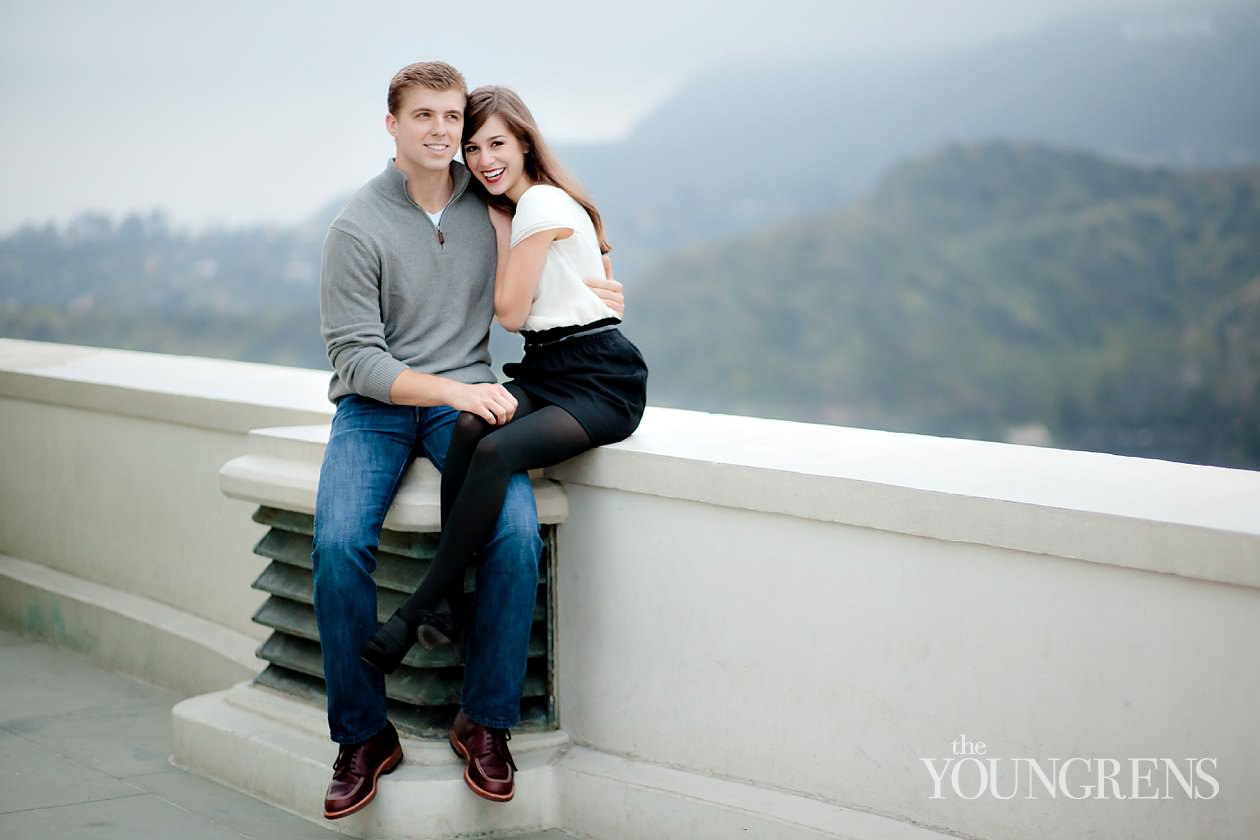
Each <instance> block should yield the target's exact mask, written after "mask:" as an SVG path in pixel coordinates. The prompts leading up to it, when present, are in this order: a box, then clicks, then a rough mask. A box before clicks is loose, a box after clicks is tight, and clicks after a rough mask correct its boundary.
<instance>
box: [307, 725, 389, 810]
mask: <svg viewBox="0 0 1260 840" xmlns="http://www.w3.org/2000/svg"><path fill="white" fill-rule="evenodd" d="M402 757H403V753H402V745H401V744H399V743H398V731H397V730H396V729H394V725H393V724H392V723H386V724H385V728H384V729H382V730H381V731H380V732H378V733H377V734H376V735H373V736H372V737H371V738H369V739H367V740H366V741H364V742H363V743H361V744H342V745H341V750H340V751H339V752H338V753H337V760H336V761H335V762H333V777H332V781H331V782H329V783H328V793H327V794H326V795H325V796H324V818H325V819H330V820H335V819H340V818H341V817H346V816H349V815H350V814H353V813H354V812H356V811H361V810H363V809H364V808H366V807H367V804H368V803H369V802H371V801H372V800H373V799H375V798H376V780H377V779H379V778H380V777H381V776H382V775H384V774H385V773H389V772H391V771H393V769H394V768H395V767H397V766H398V762H400V761H402Z"/></svg>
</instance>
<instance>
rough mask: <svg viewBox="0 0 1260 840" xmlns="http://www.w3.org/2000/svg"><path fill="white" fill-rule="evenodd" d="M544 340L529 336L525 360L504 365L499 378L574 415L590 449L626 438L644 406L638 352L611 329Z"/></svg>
mask: <svg viewBox="0 0 1260 840" xmlns="http://www.w3.org/2000/svg"><path fill="white" fill-rule="evenodd" d="M578 329H582V328H578ZM552 332H553V331H551V330H548V331H547V333H548V334H550V333H552ZM534 335H535V336H538V335H544V334H534ZM546 339H549V340H543V341H537V340H531V336H530V335H528V334H527V335H526V341H525V358H523V359H521V360H520V361H519V362H511V363H508V364H506V365H504V366H503V373H504V374H505V375H507V376H510V377H511V378H512V381H513V382H514V383H515V384H516V385H518V386H519V387H520V388H521V389H523V390H524V391H525V392H526V393H527V394H529V395H530V396H531V397H536V398H538V399H541V400H543V401H544V402H547V403H550V404H552V405H558V406H560V407H561V408H563V409H564V410H565V411H567V412H569V413H570V414H572V415H573V417H574V418H575V419H576V420H577V421H578V422H579V423H581V424H582V428H584V429H586V433H587V434H588V435H590V436H591V443H592V444H593V445H595V446H603V445H604V444H606V443H616V442H617V441H619V440H625V439H626V438H628V437H630V435H631V434H632V433H633V432H634V430H635V429H637V428H638V427H639V421H640V420H641V419H643V409H644V407H645V406H646V405H647V364H646V363H645V362H644V361H643V354H641V353H640V352H639V348H637V347H635V346H634V345H633V344H631V343H630V340H629V339H627V338H626V337H625V336H624V335H622V334H621V331H620V330H618V329H616V328H615V327H614V328H606V329H604V330H602V331H600V332H593V333H589V334H578V335H570V336H567V337H563V338H561V339H559V340H556V339H554V338H553V337H552V336H551V335H546Z"/></svg>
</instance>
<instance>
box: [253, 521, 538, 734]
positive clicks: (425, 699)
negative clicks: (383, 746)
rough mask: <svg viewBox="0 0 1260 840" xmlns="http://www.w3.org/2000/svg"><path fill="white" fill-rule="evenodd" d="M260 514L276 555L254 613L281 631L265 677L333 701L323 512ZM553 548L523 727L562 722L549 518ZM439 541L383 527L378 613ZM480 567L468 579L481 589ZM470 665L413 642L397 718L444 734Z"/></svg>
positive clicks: (395, 705)
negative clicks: (322, 642)
mask: <svg viewBox="0 0 1260 840" xmlns="http://www.w3.org/2000/svg"><path fill="white" fill-rule="evenodd" d="M254 521H255V522H258V523H260V524H262V525H266V526H267V527H268V528H269V529H270V530H268V531H267V533H266V535H265V536H264V537H263V538H262V539H261V540H259V541H258V545H256V546H255V547H254V553H255V554H259V555H261V556H263V557H266V558H268V559H269V560H271V563H270V564H269V565H268V566H267V568H266V569H264V570H263V573H262V574H261V575H259V576H258V579H257V580H256V581H254V584H253V585H254V588H255V589H259V590H261V591H263V592H266V593H267V594H268V596H269V597H268V598H267V600H266V601H265V602H264V603H263V605H262V606H261V607H259V608H258V611H257V612H256V613H254V621H256V622H257V623H259V624H261V625H263V626H265V627H269V628H271V630H272V634H271V637H270V638H268V639H267V641H266V642H264V643H263V644H262V645H261V646H260V647H259V648H258V656H259V657H260V658H261V659H264V660H266V661H267V663H268V665H267V667H266V669H265V670H264V671H263V672H262V673H261V674H259V676H258V678H257V679H256V680H255V682H257V683H259V684H261V685H265V686H267V687H268V688H272V689H276V690H278V691H282V692H285V693H286V694H292V695H296V696H298V697H302V698H304V699H306V700H309V701H311V702H316V703H318V704H319V705H320V706H322V705H323V703H324V667H323V659H322V656H321V653H320V648H319V631H318V629H317V628H316V626H315V607H314V597H313V591H312V580H311V535H312V533H313V532H314V524H315V523H314V517H312V516H310V515H309V514H304V513H294V512H292V511H286V510H280V509H278V508H273V507H266V506H264V507H260V508H258V510H257V511H255V513H254ZM542 536H543V545H544V549H543V557H542V567H541V569H540V570H539V587H538V601H537V603H536V604H535V606H534V626H533V630H532V633H531V635H530V642H529V665H528V669H527V671H526V675H525V689H524V692H523V697H522V699H521V718H522V719H521V725H520V726H519V727H518V728H519V729H522V730H540V729H554V728H555V726H556V720H555V701H554V697H555V691H554V678H553V675H554V668H553V665H552V663H553V661H554V660H553V655H552V651H553V649H554V645H553V643H552V627H553V622H552V617H551V615H552V611H551V609H550V605H551V557H552V552H553V549H554V545H555V528H554V526H550V525H547V526H543V529H542ZM436 547H437V534H435V533H403V532H399V531H383V532H382V533H381V544H380V548H379V549H378V550H377V555H376V557H377V568H376V573H375V575H373V577H375V579H376V585H377V619H378V620H380V621H384V620H385V619H386V618H388V617H389V616H390V615H391V614H393V612H394V610H395V609H396V608H397V607H398V605H399V603H401V602H402V600H403V599H404V598H405V597H406V596H407V593H409V592H411V591H412V590H413V589H415V587H416V586H417V585H418V584H419V582H420V579H421V578H422V577H423V576H424V572H425V569H426V568H427V566H428V563H429V561H430V560H431V559H432V557H433V552H434V550H435V549H436ZM475 581H476V575H475V574H474V573H473V572H472V571H470V572H469V573H468V575H467V576H466V577H465V579H464V589H465V591H472V589H473V587H474V585H475ZM462 679H463V668H462V667H461V666H460V664H459V663H458V661H457V657H456V653H455V651H454V650H453V649H452V648H449V647H448V648H445V649H443V650H440V651H434V652H430V651H426V650H424V649H423V648H422V647H420V646H419V645H416V646H415V647H414V648H412V650H411V652H410V653H409V654H407V658H406V659H404V660H403V664H402V666H401V667H400V668H399V669H398V670H397V671H395V672H394V673H393V674H391V675H390V676H388V677H386V679H385V693H386V696H387V697H388V698H389V701H390V703H389V705H390V719H391V720H392V721H393V722H394V724H395V725H396V726H398V727H399V729H400V730H404V731H406V732H407V733H408V734H412V735H425V736H442V735H445V733H446V730H447V728H448V727H449V726H450V722H451V719H452V718H453V717H454V716H455V710H456V708H457V706H458V703H459V689H460V683H461V681H462Z"/></svg>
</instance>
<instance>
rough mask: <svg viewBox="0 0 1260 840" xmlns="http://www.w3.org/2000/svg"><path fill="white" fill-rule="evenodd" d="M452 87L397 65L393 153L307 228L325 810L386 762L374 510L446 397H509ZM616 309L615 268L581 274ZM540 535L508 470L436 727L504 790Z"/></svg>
mask: <svg viewBox="0 0 1260 840" xmlns="http://www.w3.org/2000/svg"><path fill="white" fill-rule="evenodd" d="M467 93H468V91H467V85H466V84H465V82H464V78H463V76H462V75H460V73H459V72H458V71H457V70H455V68H453V67H451V66H450V65H448V64H444V63H442V62H422V63H418V64H412V65H409V66H407V67H404V68H403V69H402V70H400V71H399V72H398V73H397V74H396V75H395V76H394V78H393V80H392V81H391V82H390V86H389V100H388V102H389V113H388V114H387V115H386V117H385V126H386V129H387V130H388V131H389V133H390V135H392V136H393V138H394V142H395V149H396V156H395V158H394V159H393V160H392V161H391V162H390V163H388V164H387V165H386V167H385V171H384V172H382V173H381V174H380V175H378V176H376V177H375V178H373V179H372V180H371V181H370V182H369V183H368V184H367V185H366V186H364V187H363V188H362V189H361V190H359V192H358V193H356V194H355V196H354V197H353V198H352V199H351V200H350V202H349V204H347V205H346V207H345V209H344V210H342V212H341V214H340V215H339V216H338V217H337V219H336V221H334V222H333V224H332V227H331V229H330V230H329V232H328V237H327V239H326V240H325V242H324V253H323V267H322V273H321V291H320V315H321V322H322V324H321V327H322V331H323V335H324V340H325V341H326V342H327V345H328V358H329V360H330V361H331V363H332V367H333V371H334V373H333V377H332V383H331V386H330V388H329V398H330V399H332V400H333V401H334V402H335V403H336V404H337V410H336V414H335V416H334V417H333V422H332V431H331V434H330V436H329V440H328V447H327V449H326V450H325V454H324V462H323V465H322V467H321V469H320V478H319V492H318V497H317V499H316V510H315V537H314V549H313V551H312V559H313V561H314V569H315V572H314V581H315V617H316V620H317V622H318V624H319V634H320V641H321V643H322V645H323V654H324V674H325V679H326V682H327V687H328V726H329V731H330V734H331V736H332V739H333V740H334V741H336V742H338V743H339V744H341V749H340V751H339V754H338V756H337V760H336V762H335V764H334V765H333V778H332V782H331V783H330V784H329V786H328V793H327V796H326V797H325V800H324V816H325V817H327V818H328V819H337V818H339V817H344V816H347V815H348V814H353V813H355V812H356V811H359V810H361V809H362V808H363V807H365V806H366V805H367V804H368V803H369V802H371V801H372V799H373V798H374V797H375V796H376V789H377V780H378V779H379V777H380V776H381V775H382V774H384V773H388V772H390V771H391V770H393V769H394V767H396V766H397V765H398V763H399V762H400V761H401V760H402V748H401V746H400V745H399V742H398V734H397V732H395V730H394V727H393V726H392V725H391V724H390V723H389V721H388V720H387V718H386V702H385V684H384V677H383V676H382V675H381V673H380V672H378V671H376V670H375V669H373V668H372V667H370V666H368V665H367V664H366V663H364V662H362V661H361V660H360V659H359V653H360V651H361V649H362V647H363V644H364V642H366V641H367V639H368V638H369V637H371V636H372V635H373V634H374V633H375V632H376V629H377V621H376V585H375V582H374V581H373V580H372V577H371V573H372V570H373V569H374V568H375V566H376V560H375V549H376V547H377V542H378V540H379V537H380V531H381V526H382V523H383V522H384V519H385V512H386V510H387V509H388V508H389V505H390V503H391V502H392V501H393V498H394V494H395V492H396V490H397V488H398V483H399V481H400V480H401V479H402V476H403V474H404V472H405V471H406V468H407V466H408V464H409V463H410V462H411V459H412V458H414V457H416V455H417V454H419V453H423V454H424V455H425V456H427V457H428V458H429V460H430V461H432V462H433V464H434V465H435V466H437V468H438V469H441V468H442V466H443V461H444V459H445V456H446V450H447V446H448V443H449V441H450V435H451V428H452V424H453V423H454V420H455V418H456V416H457V412H458V411H461V410H462V411H469V412H473V413H475V414H478V415H480V416H481V417H483V418H484V419H485V420H487V421H488V422H490V423H494V424H499V423H506V422H508V421H509V420H511V418H512V414H513V411H514V409H515V407H516V402H515V400H514V399H513V397H512V395H511V394H510V393H509V392H508V391H507V390H506V389H505V388H503V387H502V386H500V385H498V384H496V383H495V381H494V374H493V373H492V372H491V369H490V354H489V350H488V340H489V327H490V321H491V318H492V317H493V314H494V274H495V266H496V246H495V235H494V230H493V228H492V226H491V224H490V221H489V217H488V215H487V212H486V207H485V205H484V204H483V203H482V201H481V200H480V199H479V198H478V197H477V196H476V195H475V194H474V193H473V191H472V190H471V189H470V188H469V181H470V177H469V174H468V171H467V170H466V169H465V168H464V167H463V165H462V164H459V163H457V162H455V161H454V158H455V154H456V152H457V150H458V149H459V146H460V140H461V132H462V130H463V122H464V103H465V100H466V98H467ZM588 282H589V284H590V285H591V287H592V288H593V289H594V290H595V292H596V294H597V295H599V296H600V297H601V298H602V299H604V300H605V301H607V302H608V303H609V305H611V306H612V307H613V308H614V309H615V310H616V311H618V312H621V311H622V310H623V308H624V301H623V299H622V295H621V293H620V284H618V283H617V282H616V281H615V280H611V279H610V278H600V279H597V280H596V279H593V280H590V281H588ZM541 551H542V541H541V540H540V538H539V535H538V514H537V511H536V509H535V507H534V497H533V491H532V489H531V487H530V483H529V479H528V477H527V476H525V475H524V474H518V475H516V476H514V477H513V479H512V483H511V484H510V485H509V487H508V492H507V497H506V498H505V500H504V503H503V511H502V513H501V515H500V517H499V521H498V524H497V525H496V528H495V532H494V534H493V535H492V536H491V538H490V540H489V541H488V542H487V543H486V545H485V546H484V547H483V548H482V550H481V552H480V562H479V564H478V568H477V591H476V609H475V611H474V613H473V620H472V623H471V626H469V627H468V628H467V638H466V641H465V653H464V658H465V669H464V685H463V690H462V694H461V698H460V704H461V708H460V711H459V713H458V715H457V716H456V719H455V724H454V727H453V729H452V731H451V735H450V739H451V744H452V746H453V747H454V748H455V749H456V751H457V752H458V753H459V754H460V755H461V756H463V757H464V759H465V761H466V763H467V772H466V773H465V775H464V778H465V781H466V782H467V783H468V785H469V787H470V788H472V790H473V791H474V792H475V793H477V794H478V795H480V796H482V797H484V798H486V799H490V800H494V801H501V802H503V801H507V800H509V799H511V798H512V796H513V794H514V792H515V778H514V775H513V770H514V766H513V764H512V757H511V754H510V753H509V752H508V747H507V739H508V737H509V736H508V729H509V728H510V727H511V726H513V725H515V724H516V723H517V722H518V720H519V717H520V693H521V687H522V684H523V681H524V677H525V664H526V657H527V650H528V643H529V629H530V621H531V617H532V614H533V608H534V599H535V596H536V593H537V586H538V579H537V575H538V561H539V557H540V554H541Z"/></svg>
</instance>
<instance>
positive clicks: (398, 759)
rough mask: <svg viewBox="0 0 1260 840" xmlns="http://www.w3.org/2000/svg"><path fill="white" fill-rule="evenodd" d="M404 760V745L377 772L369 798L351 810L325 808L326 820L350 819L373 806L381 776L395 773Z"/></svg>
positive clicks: (397, 748) (362, 800) (396, 749)
mask: <svg viewBox="0 0 1260 840" xmlns="http://www.w3.org/2000/svg"><path fill="white" fill-rule="evenodd" d="M402 758H403V751H402V744H399V745H398V746H397V747H395V748H394V752H393V753H392V754H390V756H389V758H387V759H385V762H384V763H383V764H382V765H381V766H380V769H379V770H377V771H376V775H375V776H373V777H372V789H371V790H369V791H368V794H367V796H365V797H363V798H362V799H360V800H359V801H358V802H356V803H354V804H353V805H351V806H350V807H349V808H343V809H342V810H340V811H329V810H328V809H327V808H325V809H324V819H326V820H339V819H341V818H342V817H348V816H350V815H351V814H357V813H358V812H359V811H362V810H363V809H364V808H366V807H367V806H369V805H371V804H372V800H373V799H375V798H376V787H377V785H376V783H377V782H378V781H379V780H380V778H381V776H384V775H387V774H389V773H393V772H394V770H396V769H397V768H398V765H399V764H401V763H402Z"/></svg>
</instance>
